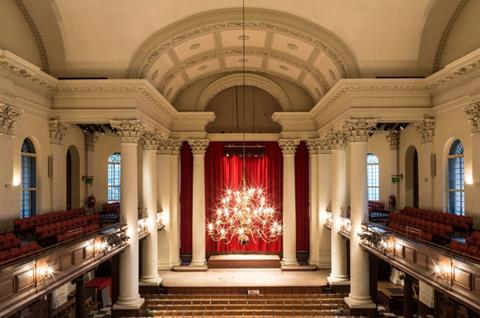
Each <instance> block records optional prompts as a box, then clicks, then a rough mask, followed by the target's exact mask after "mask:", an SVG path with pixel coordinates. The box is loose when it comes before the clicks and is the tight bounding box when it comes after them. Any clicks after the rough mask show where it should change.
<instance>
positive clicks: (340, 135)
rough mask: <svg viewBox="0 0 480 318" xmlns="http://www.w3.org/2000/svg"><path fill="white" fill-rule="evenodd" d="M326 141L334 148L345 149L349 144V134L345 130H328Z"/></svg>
mask: <svg viewBox="0 0 480 318" xmlns="http://www.w3.org/2000/svg"><path fill="white" fill-rule="evenodd" d="M325 142H326V143H327V145H328V146H329V147H331V148H332V149H343V148H345V146H346V145H347V144H348V136H347V134H346V133H345V132H344V131H343V130H335V129H330V130H328V132H327V134H326V135H325Z"/></svg>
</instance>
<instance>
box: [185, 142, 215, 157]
mask: <svg viewBox="0 0 480 318" xmlns="http://www.w3.org/2000/svg"><path fill="white" fill-rule="evenodd" d="M209 142H210V141H209V140H208V139H189V140H188V144H189V145H190V148H191V149H192V153H193V155H194V156H204V155H205V151H206V150H207V147H208V143H209Z"/></svg>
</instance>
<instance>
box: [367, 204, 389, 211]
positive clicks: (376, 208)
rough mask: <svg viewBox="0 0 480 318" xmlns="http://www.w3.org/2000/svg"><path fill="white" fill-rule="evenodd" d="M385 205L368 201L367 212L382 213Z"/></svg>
mask: <svg viewBox="0 0 480 318" xmlns="http://www.w3.org/2000/svg"><path fill="white" fill-rule="evenodd" d="M384 210H385V203H383V202H380V201H368V211H370V212H371V211H384Z"/></svg>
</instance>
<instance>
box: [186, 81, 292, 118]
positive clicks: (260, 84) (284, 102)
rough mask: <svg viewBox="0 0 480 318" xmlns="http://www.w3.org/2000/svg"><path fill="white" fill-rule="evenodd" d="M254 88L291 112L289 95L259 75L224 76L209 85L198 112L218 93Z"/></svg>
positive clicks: (285, 110)
mask: <svg viewBox="0 0 480 318" xmlns="http://www.w3.org/2000/svg"><path fill="white" fill-rule="evenodd" d="M243 85H245V86H253V87H257V88H260V89H262V90H264V91H265V92H267V93H268V94H270V95H272V97H273V98H275V99H276V100H277V101H278V103H279V104H280V106H281V107H282V110H283V111H284V112H287V111H291V110H292V105H291V103H290V99H289V98H288V95H287V93H285V91H284V90H283V89H282V88H281V87H280V86H279V85H278V84H276V83H275V82H274V81H272V80H270V79H268V78H265V77H263V76H260V75H257V74H251V73H246V74H245V78H244V75H243V74H241V73H238V74H230V75H227V76H224V77H222V78H220V79H218V80H216V81H214V82H213V83H211V84H210V85H208V86H207V87H206V88H205V89H204V90H203V91H202V93H201V94H200V96H199V97H198V99H197V104H196V105H195V110H196V111H204V110H205V108H206V107H207V105H208V103H210V101H211V100H212V98H213V97H215V96H216V95H217V94H218V93H220V92H222V91H224V90H226V89H227V88H230V87H235V86H243Z"/></svg>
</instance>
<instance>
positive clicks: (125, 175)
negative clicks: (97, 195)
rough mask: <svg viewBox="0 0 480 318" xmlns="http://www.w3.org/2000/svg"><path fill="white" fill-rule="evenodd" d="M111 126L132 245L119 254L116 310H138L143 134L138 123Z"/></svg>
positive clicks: (140, 302)
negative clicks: (140, 145)
mask: <svg viewBox="0 0 480 318" xmlns="http://www.w3.org/2000/svg"><path fill="white" fill-rule="evenodd" d="M110 125H111V126H112V128H113V129H115V131H116V132H117V134H118V135H119V137H120V153H121V159H122V161H121V162H122V163H121V172H122V173H121V180H120V184H121V187H120V189H121V190H120V214H121V222H122V223H124V224H126V225H127V227H128V229H127V235H128V237H129V238H130V239H129V240H128V242H129V245H128V246H127V247H126V248H125V250H124V251H123V252H122V254H120V264H119V267H120V275H119V276H120V281H119V290H120V295H119V297H118V300H117V302H116V303H115V304H114V305H113V309H117V310H122V309H127V310H128V309H139V308H140V307H141V306H142V305H143V302H144V299H143V298H140V294H139V292H138V286H139V282H138V277H139V276H138V274H139V273H138V272H139V270H138V267H139V266H138V233H137V224H138V178H137V177H138V176H137V174H138V166H137V143H138V140H139V138H140V136H141V134H142V132H143V124H142V123H141V122H140V121H139V120H112V121H110Z"/></svg>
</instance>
